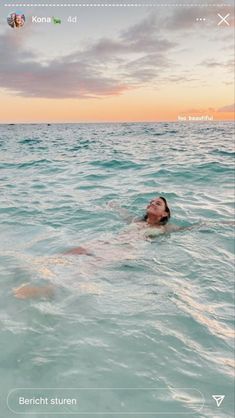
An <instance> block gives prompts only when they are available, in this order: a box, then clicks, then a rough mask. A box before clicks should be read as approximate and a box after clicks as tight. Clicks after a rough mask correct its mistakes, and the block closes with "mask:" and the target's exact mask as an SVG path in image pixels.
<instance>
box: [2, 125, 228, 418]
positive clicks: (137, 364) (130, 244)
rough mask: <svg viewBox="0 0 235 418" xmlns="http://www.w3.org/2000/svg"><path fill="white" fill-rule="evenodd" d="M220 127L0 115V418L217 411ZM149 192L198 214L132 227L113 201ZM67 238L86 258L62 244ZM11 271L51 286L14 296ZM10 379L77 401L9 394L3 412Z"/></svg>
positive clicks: (135, 205)
mask: <svg viewBox="0 0 235 418" xmlns="http://www.w3.org/2000/svg"><path fill="white" fill-rule="evenodd" d="M233 140H234V139H233V125H232V124H231V123H215V122H213V123H210V124H207V123H203V124H200V123H195V124H193V123H192V124H190V123H188V124H180V123H152V124H151V123H140V124H138V123H136V124H131V123H125V124H78V125H69V124H68V125H51V126H47V125H15V126H7V125H2V126H0V155H1V162H0V168H1V173H0V184H1V205H0V238H1V239H0V261H1V262H0V280H1V292H0V376H1V377H0V391H1V406H0V409H1V410H2V414H1V416H3V417H4V418H8V417H13V416H17V415H15V414H14V413H13V412H12V411H11V410H10V409H13V410H18V411H21V412H22V411H23V412H22V414H21V415H19V416H25V417H28V416H34V417H42V416H45V417H48V418H49V417H51V416H52V415H50V414H49V412H54V413H55V415H53V416H58V417H60V416H63V417H69V416H79V417H88V416H89V417H94V416H101V417H109V418H112V417H114V416H120V417H124V418H127V417H130V416H132V417H135V418H137V417H141V418H146V417H148V416H156V417H163V416H169V417H172V418H174V417H176V418H177V417H182V418H183V417H187V418H188V417H197V418H204V417H208V418H217V417H218V418H219V417H220V418H229V417H232V416H233V414H234V407H233V388H234V386H233V376H234V364H233V361H234V355H233V349H234V346H233V343H234V334H233V294H234V293H233V290H234V278H233V275H234V255H233V254H234V240H233V235H234V226H233V224H232V223H231V222H232V221H233V216H234V171H233V170H234V167H233V165H234V149H233ZM157 195H164V196H165V197H166V198H167V200H168V202H169V206H170V207H171V210H172V223H174V224H177V225H180V226H189V225H193V224H194V223H199V225H196V226H195V227H194V228H192V229H190V230H184V231H181V232H178V233H172V234H168V235H161V236H159V237H155V238H154V239H144V236H141V235H140V236H139V235H138V234H136V231H135V227H133V225H130V226H129V225H127V224H126V222H125V220H124V219H123V218H122V217H121V216H120V214H119V212H118V210H116V208H115V204H116V205H117V204H119V205H120V206H121V207H123V208H125V209H127V210H129V211H130V213H132V214H134V216H142V215H143V214H144V210H145V207H146V205H147V203H148V201H149V200H150V199H152V198H153V197H155V196H157ZM110 203H111V204H110ZM113 203H114V204H113ZM79 245H83V246H84V247H86V248H89V249H91V250H92V252H93V253H94V254H95V255H96V257H94V256H93V257H91V256H86V255H82V256H77V257H76V256H64V255H63V252H64V251H66V250H68V249H70V248H73V247H76V246H79ZM23 283H29V284H31V285H35V286H42V285H45V284H46V285H48V284H51V285H53V286H54V289H55V293H54V296H53V297H52V298H49V299H46V298H45V299H28V300H21V299H16V298H15V297H14V294H13V292H12V289H13V288H15V287H18V286H20V285H22V284H23ZM14 388H70V389H69V390H67V391H66V389H62V390H61V391H58V390H56V389H51V391H49V389H48V390H46V389H40V390H38V391H36V390H34V389H33V390H32V391H31V392H30V391H28V392H27V391H26V392H27V393H26V395H25V396H26V397H27V395H28V397H30V396H31V397H32V396H33V395H34V394H35V393H36V394H38V393H40V394H41V396H45V397H46V396H49V395H50V396H51V395H52V394H53V395H56V394H57V395H58V394H60V395H61V397H64V398H68V397H70V398H74V397H75V398H78V399H79V405H77V406H76V407H75V408H74V409H73V407H69V406H67V407H66V408H65V409H63V408H62V409H61V408H60V407H57V409H56V408H54V409H53V408H52V409H50V407H49V409H47V408H46V409H44V410H43V411H44V412H45V415H40V413H39V412H40V411H41V409H40V408H39V407H36V408H35V409H33V407H32V409H24V410H23V409H19V406H18V409H17V400H16V397H15V396H16V395H17V396H18V394H19V393H20V392H19V393H18V392H16V391H15V392H13V394H12V395H10V397H9V401H8V403H9V407H10V409H9V408H8V407H7V405H6V398H7V395H8V393H9V392H10V391H11V390H12V389H14ZM72 388H78V389H76V390H73V389H72ZM79 388H80V389H81V388H83V391H82V390H80V391H79ZM84 388H88V389H89V388H93V390H90V391H89V390H84ZM118 388H126V389H122V390H121V389H118ZM128 388H129V390H128ZM130 388H131V389H130ZM22 393H23V392H21V394H22ZM217 394H222V395H225V399H224V401H223V403H222V405H221V406H220V407H219V408H218V407H217V406H216V403H215V400H214V399H213V398H212V395H217ZM28 411H31V412H35V414H34V415H28V414H26V412H28ZM59 412H63V415H59ZM70 412H74V415H70V414H69V413H70ZM90 412H99V415H90V414H88V413H90ZM117 412H122V415H119V414H116V413H117ZM130 412H132V414H130ZM78 413H80V415H79V414H78ZM150 413H151V414H150Z"/></svg>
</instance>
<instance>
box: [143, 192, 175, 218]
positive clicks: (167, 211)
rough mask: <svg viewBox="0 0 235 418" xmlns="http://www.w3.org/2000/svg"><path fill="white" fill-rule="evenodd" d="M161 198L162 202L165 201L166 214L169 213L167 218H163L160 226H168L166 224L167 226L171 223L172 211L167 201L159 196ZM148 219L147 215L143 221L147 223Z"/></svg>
mask: <svg viewBox="0 0 235 418" xmlns="http://www.w3.org/2000/svg"><path fill="white" fill-rule="evenodd" d="M159 198H160V199H162V200H163V202H164V203H165V211H166V213H167V215H166V216H163V217H162V218H161V220H160V225H166V224H167V222H168V221H169V219H170V217H171V211H170V209H169V206H168V203H167V201H166V199H165V197H163V196H159ZM147 219H148V215H147V213H146V214H145V215H144V217H143V221H147Z"/></svg>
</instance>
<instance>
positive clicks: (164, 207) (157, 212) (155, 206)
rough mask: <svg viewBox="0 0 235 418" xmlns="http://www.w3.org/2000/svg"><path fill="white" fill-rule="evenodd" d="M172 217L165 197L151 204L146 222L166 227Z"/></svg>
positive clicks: (147, 209)
mask: <svg viewBox="0 0 235 418" xmlns="http://www.w3.org/2000/svg"><path fill="white" fill-rule="evenodd" d="M170 217H171V212H170V209H169V207H168V204H167V201H166V199H165V197H162V196H159V197H156V198H155V199H152V200H151V201H150V202H149V204H148V206H147V208H146V215H145V217H144V220H145V221H147V220H151V223H155V224H156V225H165V224H166V223H167V222H168V221H169V219H170Z"/></svg>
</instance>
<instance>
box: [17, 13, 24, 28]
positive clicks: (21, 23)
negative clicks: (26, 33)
mask: <svg viewBox="0 0 235 418" xmlns="http://www.w3.org/2000/svg"><path fill="white" fill-rule="evenodd" d="M15 22H16V26H23V24H24V20H23V19H22V16H21V15H16V17H15Z"/></svg>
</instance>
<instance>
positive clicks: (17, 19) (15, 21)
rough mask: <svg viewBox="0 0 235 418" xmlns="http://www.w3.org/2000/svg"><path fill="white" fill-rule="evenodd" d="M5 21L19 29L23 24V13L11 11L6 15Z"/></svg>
mask: <svg viewBox="0 0 235 418" xmlns="http://www.w3.org/2000/svg"><path fill="white" fill-rule="evenodd" d="M7 23H8V25H9V26H10V27H11V28H16V29H20V28H22V27H23V26H24V24H25V15H24V14H23V13H17V12H11V13H10V14H9V15H8V16H7Z"/></svg>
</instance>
